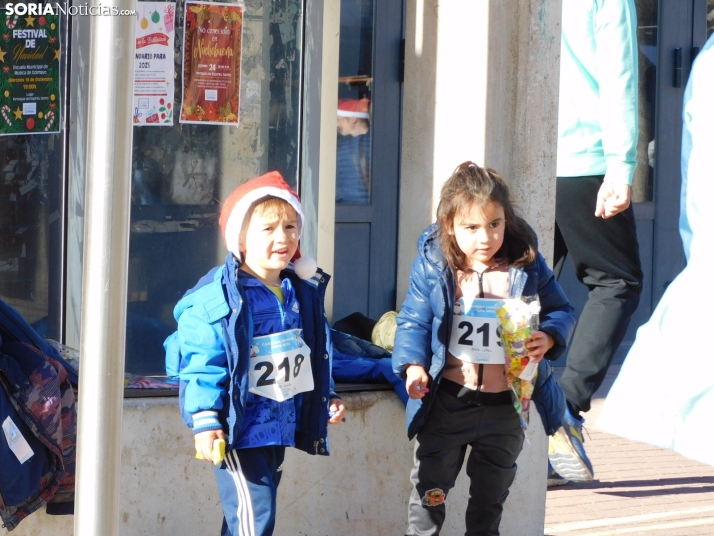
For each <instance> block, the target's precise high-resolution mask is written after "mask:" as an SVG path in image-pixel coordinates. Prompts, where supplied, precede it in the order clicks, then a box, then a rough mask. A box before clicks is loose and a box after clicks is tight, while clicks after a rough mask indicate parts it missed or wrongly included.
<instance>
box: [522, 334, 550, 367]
mask: <svg viewBox="0 0 714 536" xmlns="http://www.w3.org/2000/svg"><path fill="white" fill-rule="evenodd" d="M554 345H555V341H554V340H553V337H551V336H550V335H548V334H547V333H544V332H543V331H531V336H530V337H529V338H528V341H527V342H526V350H528V357H529V358H530V359H531V360H532V361H534V362H535V363H538V362H539V361H540V360H541V359H543V356H545V354H546V353H547V352H548V350H550V349H551V348H553V346H554Z"/></svg>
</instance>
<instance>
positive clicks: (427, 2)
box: [397, 0, 561, 307]
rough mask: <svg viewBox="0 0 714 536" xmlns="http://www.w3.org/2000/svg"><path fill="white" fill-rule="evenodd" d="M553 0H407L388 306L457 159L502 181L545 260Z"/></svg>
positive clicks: (552, 148) (554, 88) (403, 286)
mask: <svg viewBox="0 0 714 536" xmlns="http://www.w3.org/2000/svg"><path fill="white" fill-rule="evenodd" d="M560 18H561V0H451V1H449V2H439V1H438V0H410V1H408V2H407V20H406V47H405V52H406V55H405V80H404V101H403V102H404V105H403V129H402V169H401V188H400V210H399V250H398V265H399V266H398V281H397V306H398V307H399V305H401V303H402V302H403V300H404V297H405V295H406V290H407V287H408V284H409V269H410V267H411V263H412V261H413V259H414V256H415V253H416V242H417V239H418V237H419V235H420V234H421V232H422V231H423V230H424V229H425V228H426V226H427V225H429V224H430V223H432V222H433V221H434V214H435V211H436V206H437V204H438V198H439V190H440V188H441V185H442V184H443V182H444V181H445V180H446V179H448V178H449V176H450V175H451V173H452V172H453V170H454V169H455V168H456V166H457V165H458V164H460V163H461V162H464V161H466V160H472V161H474V162H476V163H478V164H479V165H485V166H488V167H492V168H494V169H496V170H497V171H498V172H500V173H501V174H502V175H503V176H504V177H505V178H506V180H507V181H508V182H509V184H510V186H511V189H512V191H513V194H514V198H515V199H516V201H517V202H518V205H519V206H520V209H521V211H520V212H521V214H522V215H523V216H524V217H525V218H526V220H527V221H528V222H529V223H530V224H531V225H532V226H533V227H534V228H535V230H536V232H537V233H538V235H539V238H540V248H541V252H542V253H543V254H544V255H545V257H546V259H549V258H550V257H551V255H552V239H553V230H554V220H555V216H554V215H555V156H556V137H557V121H558V114H557V109H558V81H559V71H560V68H559V65H560Z"/></svg>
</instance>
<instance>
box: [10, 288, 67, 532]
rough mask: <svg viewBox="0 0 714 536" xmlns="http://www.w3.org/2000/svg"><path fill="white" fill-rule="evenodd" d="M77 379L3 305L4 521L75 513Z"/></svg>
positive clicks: (16, 315)
mask: <svg viewBox="0 0 714 536" xmlns="http://www.w3.org/2000/svg"><path fill="white" fill-rule="evenodd" d="M76 385H77V373H76V371H75V370H74V369H73V368H72V367H71V366H70V365H69V364H68V363H67V362H66V361H65V360H64V359H62V357H61V356H60V355H59V353H58V352H57V350H55V349H54V348H53V347H52V346H50V345H49V344H48V343H47V341H45V340H44V339H42V338H41V337H40V336H39V335H38V334H37V333H36V332H35V331H34V330H33V329H32V327H31V326H30V325H29V324H28V323H27V322H26V321H25V320H24V319H23V318H22V316H21V315H20V314H19V313H18V312H17V311H16V310H14V309H13V308H12V307H10V306H9V305H7V304H6V303H5V302H3V301H2V300H0V424H1V425H2V432H0V517H1V518H2V522H3V528H5V529H7V530H8V531H10V530H12V529H14V528H15V527H16V526H17V525H18V524H19V523H20V521H22V520H23V519H24V518H25V517H27V516H28V515H30V514H31V513H32V512H34V511H36V510H38V509H39V508H41V507H42V506H44V505H45V504H47V505H48V506H47V513H55V514H63V513H72V509H73V502H72V501H73V492H74V478H75V463H76V443H77V408H76V403H75V401H76V392H75V388H76Z"/></svg>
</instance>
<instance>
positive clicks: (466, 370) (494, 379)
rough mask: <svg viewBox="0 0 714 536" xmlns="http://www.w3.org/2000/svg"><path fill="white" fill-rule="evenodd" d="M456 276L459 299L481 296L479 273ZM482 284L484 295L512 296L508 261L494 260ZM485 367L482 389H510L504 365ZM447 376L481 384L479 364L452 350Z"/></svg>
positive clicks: (471, 384)
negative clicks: (457, 354)
mask: <svg viewBox="0 0 714 536" xmlns="http://www.w3.org/2000/svg"><path fill="white" fill-rule="evenodd" d="M456 277H457V281H458V283H457V285H456V299H457V300H458V299H459V298H464V301H466V302H469V303H470V300H471V299H473V298H478V295H479V285H478V276H477V275H476V274H468V275H464V274H463V272H458V273H457V274H456ZM482 285H483V297H484V298H490V299H493V298H506V297H508V262H507V261H506V260H505V259H504V260H493V261H492V264H491V266H490V268H489V269H488V270H486V271H485V272H483V277H482ZM467 308H468V304H467ZM482 369H483V378H481V382H480V383H481V391H484V392H486V393H499V392H501V391H507V390H508V382H507V381H506V368H505V366H504V365H483V367H482ZM443 377H444V378H446V379H447V380H451V381H452V382H455V383H458V384H459V385H464V386H465V387H468V388H469V389H474V390H475V389H477V388H478V386H479V365H478V364H476V363H467V362H465V361H461V360H460V359H458V358H457V357H454V356H453V355H451V353H449V354H447V358H446V367H445V368H444V374H443Z"/></svg>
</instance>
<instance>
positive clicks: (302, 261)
mask: <svg viewBox="0 0 714 536" xmlns="http://www.w3.org/2000/svg"><path fill="white" fill-rule="evenodd" d="M267 197H275V198H277V199H282V200H283V201H285V202H287V203H288V204H289V205H290V206H291V207H293V209H295V212H296V213H297V223H298V238H300V237H301V236H302V229H303V221H304V219H305V218H304V216H303V212H302V205H301V204H300V197H299V196H298V194H297V193H295V191H294V190H293V189H292V188H290V186H289V185H288V183H286V182H285V180H284V179H283V177H282V175H280V173H278V172H277V171H271V172H269V173H266V174H265V175H261V176H260V177H256V178H255V179H251V180H249V181H248V182H244V183H243V184H241V185H240V186H238V188H236V189H235V190H233V192H231V194H230V195H229V196H228V198H227V199H226V201H225V203H223V208H222V209H221V215H220V217H219V218H218V224H219V225H220V226H221V231H222V232H223V239H224V240H225V242H226V247H227V248H228V251H230V252H231V253H233V254H234V255H235V256H236V257H237V258H238V259H239V260H240V259H241V253H240V248H239V242H240V232H241V228H242V227H243V222H244V221H245V217H246V215H247V214H248V210H249V209H250V207H251V206H252V205H253V203H255V202H256V201H260V200H262V199H264V198H267ZM291 261H292V263H293V269H294V270H295V273H296V274H297V275H298V277H299V278H300V279H310V278H311V277H312V276H313V275H315V272H316V271H317V263H316V262H315V260H314V259H311V258H310V257H303V256H301V254H300V248H298V249H297V250H296V251H295V255H293V258H292V259H291Z"/></svg>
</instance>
